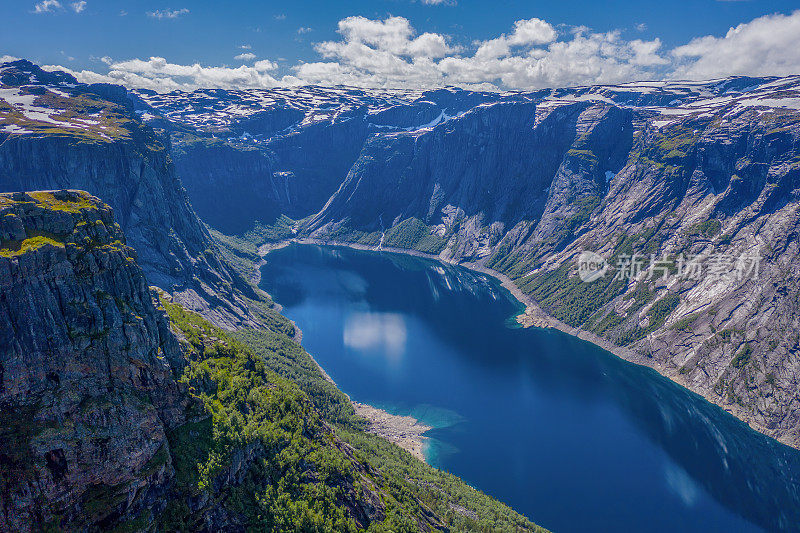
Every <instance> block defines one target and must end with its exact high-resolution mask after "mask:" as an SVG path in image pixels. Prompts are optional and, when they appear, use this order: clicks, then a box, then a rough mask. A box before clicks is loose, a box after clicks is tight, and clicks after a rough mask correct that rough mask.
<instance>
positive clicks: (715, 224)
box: [687, 218, 722, 239]
mask: <svg viewBox="0 0 800 533" xmlns="http://www.w3.org/2000/svg"><path fill="white" fill-rule="evenodd" d="M721 229H722V223H721V222H720V221H719V220H717V219H716V218H709V219H707V220H704V221H703V222H698V223H697V224H693V225H692V226H690V227H689V228H688V230H687V231H688V234H689V236H699V235H702V236H703V237H707V238H709V239H710V238H711V237H713V236H715V235H716V234H718V233H719V232H720V230H721Z"/></svg>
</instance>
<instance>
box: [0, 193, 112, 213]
mask: <svg viewBox="0 0 800 533" xmlns="http://www.w3.org/2000/svg"><path fill="white" fill-rule="evenodd" d="M24 194H25V195H26V198H25V199H21V200H15V199H13V198H12V197H11V196H10V195H0V207H6V206H13V205H15V204H24V203H30V204H33V203H35V204H37V205H39V206H40V207H43V208H45V209H52V210H56V211H67V212H68V213H80V212H81V211H82V210H83V209H91V208H97V207H98V202H97V201H95V200H93V199H92V197H91V196H90V195H89V194H88V193H85V192H82V191H75V192H69V193H66V194H63V195H62V194H60V193H59V192H52V191H34V192H26V193H24ZM57 195H58V196H59V197H57Z"/></svg>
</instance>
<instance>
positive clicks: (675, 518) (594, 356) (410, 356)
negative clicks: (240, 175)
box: [261, 245, 800, 532]
mask: <svg viewBox="0 0 800 533" xmlns="http://www.w3.org/2000/svg"><path fill="white" fill-rule="evenodd" d="M261 286H262V288H264V289H265V290H267V291H268V292H269V293H270V294H272V295H273V297H274V298H275V299H276V301H278V302H279V303H280V304H281V305H283V306H284V312H285V314H286V315H287V316H289V317H290V318H292V319H293V320H294V321H295V322H296V323H297V324H298V326H299V327H300V328H301V329H302V330H303V345H304V346H305V347H306V349H307V350H308V351H309V352H310V353H311V354H313V355H314V357H315V358H316V359H317V360H318V361H319V363H320V364H321V365H322V366H323V367H324V368H325V370H326V371H327V372H328V373H329V374H330V375H331V377H332V378H333V379H334V380H335V381H336V383H337V384H338V385H339V386H340V387H341V388H342V390H344V391H345V392H346V393H348V394H349V395H351V396H352V397H353V399H354V400H357V401H360V402H365V403H370V404H372V405H375V406H377V407H381V408H384V409H386V410H388V411H390V412H393V413H396V414H404V415H405V414H410V415H412V416H415V417H417V418H419V419H420V420H422V421H423V422H425V423H426V424H428V425H431V426H433V427H434V428H435V429H433V430H432V431H430V432H429V433H428V435H429V436H430V437H431V439H430V441H429V446H428V448H427V450H426V455H427V457H428V460H429V462H431V463H432V464H434V465H435V466H437V467H439V468H443V469H446V470H448V471H450V472H453V473H455V474H457V475H459V476H461V477H462V478H464V479H465V480H466V481H467V482H469V483H470V484H472V485H474V486H476V487H478V488H480V489H481V490H483V491H485V492H487V493H489V494H491V495H492V496H495V497H497V498H498V499H500V500H502V501H504V502H506V503H508V504H510V505H511V506H512V507H514V508H515V509H516V510H518V511H520V512H522V513H523V514H525V515H526V516H528V517H530V518H531V519H532V520H534V521H536V522H537V523H539V524H541V525H543V526H545V527H548V528H551V529H553V530H554V531H612V530H613V531H675V530H676V529H679V530H681V531H684V532H686V531H704V532H705V531H725V532H730V531H759V530H798V528H800V453H798V452H797V451H795V450H793V449H790V448H788V447H786V446H782V445H780V444H778V443H777V442H775V441H773V440H771V439H768V438H766V437H764V436H763V435H760V434H758V433H756V432H754V431H752V430H750V429H749V428H748V427H747V426H746V425H745V424H743V423H741V422H739V421H738V420H736V419H734V418H733V417H731V416H730V415H728V414H727V413H725V412H724V411H722V410H721V409H719V408H717V407H715V406H713V405H711V404H709V403H708V402H706V401H705V400H703V399H702V398H700V397H699V396H697V395H695V394H693V393H691V392H689V391H687V390H686V389H684V388H682V387H679V386H677V385H675V384H674V383H672V382H671V381H669V380H667V379H665V378H663V377H662V376H660V375H658V374H657V373H656V372H654V371H652V370H650V369H648V368H643V367H639V366H636V365H632V364H630V363H627V362H625V361H622V360H620V359H618V358H617V357H615V356H613V355H612V354H609V353H607V352H605V351H603V350H601V349H599V348H597V347H596V346H594V345H592V344H589V343H586V342H583V341H581V340H579V339H575V338H573V337H570V336H568V335H565V334H562V333H560V332H555V331H543V330H535V329H521V328H515V327H512V325H513V321H511V320H509V319H510V318H511V317H513V315H514V314H515V313H516V312H517V311H518V310H519V304H518V303H517V302H515V301H514V300H513V299H512V298H511V296H510V295H509V294H508V293H507V292H506V291H505V290H504V289H502V288H501V287H500V286H499V284H498V283H497V282H496V281H495V280H493V279H491V278H488V277H486V276H483V275H478V274H475V273H472V272H470V271H467V270H464V269H461V268H458V267H452V266H449V265H442V264H439V263H436V262H433V261H428V260H424V259H419V258H415V257H408V256H402V255H396V254H379V253H375V252H361V251H356V250H350V249H346V248H330V247H318V246H310V245H303V246H300V245H292V246H289V247H287V248H283V249H281V250H277V251H275V252H272V253H271V254H269V255H268V256H267V263H266V265H265V266H264V267H263V268H262V283H261Z"/></svg>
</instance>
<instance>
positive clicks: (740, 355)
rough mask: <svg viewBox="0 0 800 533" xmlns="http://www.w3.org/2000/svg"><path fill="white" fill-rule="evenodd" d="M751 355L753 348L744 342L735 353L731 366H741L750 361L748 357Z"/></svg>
mask: <svg viewBox="0 0 800 533" xmlns="http://www.w3.org/2000/svg"><path fill="white" fill-rule="evenodd" d="M752 355H753V348H751V347H750V345H749V344H747V343H745V345H744V346H742V348H741V349H740V350H739V351H738V352H737V353H736V356H735V357H734V358H733V360H732V361H731V366H732V367H733V368H741V367H743V366H744V365H746V364H747V363H749V362H750V357H751V356H752Z"/></svg>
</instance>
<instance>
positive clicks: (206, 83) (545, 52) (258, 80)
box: [76, 11, 800, 91]
mask: <svg viewBox="0 0 800 533" xmlns="http://www.w3.org/2000/svg"><path fill="white" fill-rule="evenodd" d="M337 31H338V33H339V38H338V39H336V40H330V41H322V42H318V43H315V45H314V49H315V51H316V52H317V54H318V55H319V59H318V60H316V61H311V62H307V63H306V62H300V63H297V64H295V65H294V66H287V68H288V69H289V71H288V73H286V72H283V73H281V75H279V74H278V72H280V69H279V67H278V65H277V64H276V63H275V62H273V61H270V60H266V59H262V60H260V61H256V62H255V63H254V64H253V65H252V66H248V65H241V66H239V67H236V68H231V67H225V66H222V67H214V66H202V65H199V64H194V65H180V64H174V63H169V62H168V61H167V60H166V59H164V58H161V57H151V58H150V59H149V60H143V59H130V60H127V61H113V60H111V59H110V58H103V61H104V62H105V63H106V64H107V65H108V73H107V74H98V73H96V72H91V71H81V72H78V73H76V75H77V76H78V77H79V79H81V81H108V82H113V83H122V84H124V85H128V86H130V87H146V88H151V89H155V90H159V91H165V90H173V89H184V90H192V89H195V88H197V87H220V88H235V87H242V88H249V87H273V86H276V85H297V84H320V85H336V84H343V85H356V86H364V87H415V88H420V87H422V88H427V87H436V86H441V85H456V86H461V87H470V88H482V89H492V88H509V89H523V90H525V89H537V88H544V87H559V86H567V85H588V84H597V83H618V82H625V81H633V80H639V79H664V78H679V77H690V78H708V77H715V76H725V75H730V74H750V75H768V74H791V73H797V72H800V54H798V53H797V50H798V49H800V11H797V12H795V13H793V14H791V15H770V16H766V17H761V18H758V19H755V20H753V21H751V22H749V23H746V24H741V25H739V26H737V27H736V28H732V29H731V30H730V31H729V32H728V33H727V34H726V35H724V36H721V37H715V36H706V37H701V38H697V39H694V40H692V41H691V42H689V43H688V44H686V45H683V46H679V47H677V48H675V49H673V50H665V49H664V48H663V44H662V42H661V40H660V39H659V38H654V39H652V40H644V39H626V38H625V37H623V32H622V31H621V30H615V31H609V32H600V33H599V32H594V31H592V30H591V29H590V28H587V27H583V26H579V27H573V28H571V29H568V30H564V31H560V32H559V31H557V30H556V29H555V28H554V27H553V26H552V25H551V24H549V23H548V22H546V21H544V20H541V19H535V18H534V19H526V20H519V21H517V22H515V23H514V24H513V26H512V27H511V28H510V31H509V32H507V33H503V34H500V35H498V36H496V37H493V38H490V39H486V40H483V41H476V42H474V43H472V44H471V45H470V46H469V47H461V46H456V45H454V44H452V39H451V37H450V36H449V35H446V34H442V33H433V32H426V33H422V34H418V33H417V31H416V30H415V29H414V28H413V27H412V25H411V23H410V22H409V21H408V20H407V19H405V18H403V17H388V18H385V19H382V20H381V19H377V20H373V19H368V18H365V17H347V18H345V19H342V20H341V21H339V24H338V30H337ZM242 48H243V49H245V50H246V49H247V48H245V46H242ZM236 59H237V60H241V61H252V60H254V59H256V56H255V54H252V53H251V52H243V53H242V54H240V55H238V56H236Z"/></svg>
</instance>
